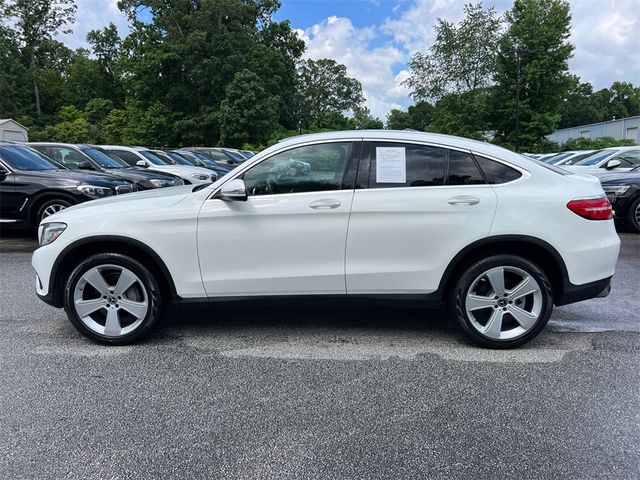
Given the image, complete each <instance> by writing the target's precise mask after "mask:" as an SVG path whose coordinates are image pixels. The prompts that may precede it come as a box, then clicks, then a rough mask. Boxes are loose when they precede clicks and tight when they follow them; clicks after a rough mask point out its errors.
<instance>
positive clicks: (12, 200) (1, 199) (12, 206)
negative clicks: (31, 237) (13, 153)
mask: <svg viewBox="0 0 640 480" xmlns="http://www.w3.org/2000/svg"><path fill="white" fill-rule="evenodd" d="M19 209H20V196H19V195H17V194H16V186H15V176H14V174H13V173H12V172H11V171H10V170H9V169H8V167H7V166H6V165H4V164H3V163H2V162H0V223H14V222H16V221H17V219H18V212H19Z"/></svg>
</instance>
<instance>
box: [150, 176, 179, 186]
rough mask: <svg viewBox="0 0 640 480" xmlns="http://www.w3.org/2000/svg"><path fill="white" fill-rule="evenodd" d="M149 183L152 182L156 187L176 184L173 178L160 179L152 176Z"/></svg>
mask: <svg viewBox="0 0 640 480" xmlns="http://www.w3.org/2000/svg"><path fill="white" fill-rule="evenodd" d="M149 183H151V185H153V186H154V187H155V188H164V187H172V186H173V185H174V183H173V181H172V180H160V179H157V178H152V179H151V180H149Z"/></svg>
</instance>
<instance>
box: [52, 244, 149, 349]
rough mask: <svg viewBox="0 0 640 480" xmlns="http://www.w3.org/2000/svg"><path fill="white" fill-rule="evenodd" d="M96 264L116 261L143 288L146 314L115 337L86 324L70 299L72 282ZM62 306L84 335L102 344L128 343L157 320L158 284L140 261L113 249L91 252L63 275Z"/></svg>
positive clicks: (142, 335)
mask: <svg viewBox="0 0 640 480" xmlns="http://www.w3.org/2000/svg"><path fill="white" fill-rule="evenodd" d="M100 265H117V266H120V267H124V268H127V269H129V270H131V271H132V272H133V273H135V274H136V275H137V276H138V278H140V280H141V281H142V283H143V285H144V287H145V289H146V290H147V292H146V293H147V298H148V301H149V309H148V311H147V314H146V316H145V318H144V320H143V321H142V323H141V324H140V326H139V327H138V328H136V329H135V330H134V331H133V332H130V333H128V334H127V335H124V336H121V337H117V338H109V337H105V336H103V335H100V334H99V333H96V332H94V331H93V330H91V329H90V328H89V327H87V326H86V325H85V324H84V323H83V322H82V320H81V319H80V317H79V316H78V314H77V313H76V310H75V307H74V299H73V295H74V291H75V288H76V285H77V284H78V282H79V281H80V278H81V277H82V275H84V273H86V272H87V271H88V270H90V269H91V268H94V267H97V266H100ZM64 309H65V311H66V312H67V316H68V317H69V320H70V321H71V323H72V324H73V326H74V327H76V329H77V330H78V331H79V332H80V333H81V334H82V335H84V336H85V337H87V338H89V339H91V340H93V341H95V342H98V343H102V344H105V345H129V344H131V343H135V342H137V341H139V340H141V339H142V338H144V337H145V336H146V335H148V334H149V332H150V331H151V330H152V329H153V328H154V327H155V326H156V325H157V324H158V322H159V320H160V316H161V296H160V287H159V285H158V282H157V280H156V279H155V277H154V276H153V274H152V273H151V272H150V271H149V270H148V269H147V268H146V267H145V266H144V265H142V264H141V263H140V262H138V261H137V260H134V259H132V258H131V257H128V256H125V255H121V254H117V253H105V254H99V255H93V256H91V257H89V258H87V259H85V260H83V261H82V262H81V263H80V264H79V265H78V266H77V267H76V268H75V269H74V270H73V272H72V273H71V275H70V276H69V278H68V279H67V282H66V284H65V290H64Z"/></svg>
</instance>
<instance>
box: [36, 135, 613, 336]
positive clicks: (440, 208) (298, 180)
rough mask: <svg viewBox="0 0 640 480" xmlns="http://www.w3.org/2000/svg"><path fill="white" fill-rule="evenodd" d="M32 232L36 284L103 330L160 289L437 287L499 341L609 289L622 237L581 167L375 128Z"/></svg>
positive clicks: (138, 331)
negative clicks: (36, 239) (576, 170)
mask: <svg viewBox="0 0 640 480" xmlns="http://www.w3.org/2000/svg"><path fill="white" fill-rule="evenodd" d="M301 163H304V164H308V165H309V168H308V169H306V168H305V169H302V170H300V169H297V168H293V167H294V166H296V165H299V164H301ZM39 236H40V243H41V245H42V246H41V247H40V248H39V249H38V250H36V251H35V253H34V254H33V266H34V267H35V270H36V272H37V281H36V285H37V293H38V295H39V296H40V297H41V298H42V299H43V300H44V301H46V302H47V303H49V304H51V305H54V306H56V307H63V306H64V308H65V310H66V312H67V314H68V316H69V318H70V320H71V322H72V323H73V324H74V325H75V326H76V328H77V329H78V330H79V331H80V332H81V333H82V334H83V335H85V336H87V337H89V338H91V339H93V340H95V341H97V342H101V343H106V344H124V343H131V342H134V341H136V340H138V339H140V338H141V337H143V336H144V335H146V334H147V333H148V332H149V331H150V330H151V329H152V328H153V327H154V326H156V324H157V323H158V321H159V319H160V317H161V316H162V314H163V313H164V312H166V311H167V308H168V306H169V304H171V303H173V304H180V303H186V302H189V303H192V302H197V301H202V302H206V303H209V304H211V305H215V301H216V300H221V299H222V300H229V299H236V300H243V299H248V298H255V297H265V296H285V295H286V296H292V295H296V296H305V295H308V296H318V295H326V296H331V297H341V298H342V297H345V298H347V297H365V298H367V299H370V301H373V300H375V299H379V298H382V299H385V300H388V299H399V300H415V301H418V302H420V304H422V305H424V306H437V305H440V304H441V303H442V302H447V303H448V304H449V307H450V311H451V314H452V316H453V317H455V318H456V319H457V321H458V322H459V324H460V326H461V327H462V329H463V330H464V331H465V332H466V333H467V334H468V335H469V336H470V337H471V338H473V339H474V340H475V341H477V342H479V343H481V344H483V345H487V346H491V347H513V346H516V345H519V344H522V343H524V342H526V341H528V340H530V339H531V338H533V337H534V336H535V335H536V334H537V333H538V332H540V331H541V330H542V328H543V327H544V326H545V324H546V323H547V320H548V319H549V316H550V314H551V309H552V307H553V305H554V304H555V305H564V304H567V303H571V302H577V301H580V300H584V299H588V298H593V297H597V296H605V295H607V294H608V292H609V289H610V280H611V277H612V275H613V273H614V269H615V265H616V260H617V257H618V251H619V246H620V241H619V239H618V236H617V235H616V232H615V229H614V224H613V220H612V211H611V205H610V204H609V202H608V200H607V199H606V197H605V196H604V193H603V191H602V188H601V186H600V184H599V183H598V181H597V179H596V178H595V177H590V176H579V175H572V174H569V173H568V172H566V171H564V170H562V169H559V168H556V167H553V166H549V165H545V164H542V163H539V162H537V161H534V160H529V159H526V158H524V157H522V156H521V155H518V154H515V153H513V152H510V151H508V150H504V149H502V148H499V147H496V146H493V145H490V144H486V143H481V142H476V141H472V140H466V139H462V138H457V137H450V136H445V135H435V134H426V133H418V132H396V131H383V130H379V131H355V132H335V133H322V134H314V135H306V136H301V137H295V138H291V139H288V140H286V141H283V142H281V143H278V144H276V145H274V146H272V147H270V148H268V149H266V150H264V151H262V152H261V153H259V154H257V155H256V156H254V157H252V158H251V159H249V160H247V161H246V162H245V163H243V164H242V165H240V166H239V167H238V168H236V169H235V170H233V171H231V172H229V173H228V174H227V175H226V176H224V177H223V178H221V179H220V180H218V181H217V182H215V183H214V184H212V185H209V186H197V187H193V186H192V187H175V188H171V189H161V190H158V191H150V192H142V193H137V194H133V195H127V196H126V197H123V198H110V199H105V200H96V201H93V202H90V203H87V204H83V205H78V206H74V207H71V208H68V209H67V210H65V211H63V212H61V213H59V214H56V215H52V216H50V217H48V218H47V219H46V221H44V222H43V223H42V224H41V225H40V231H39Z"/></svg>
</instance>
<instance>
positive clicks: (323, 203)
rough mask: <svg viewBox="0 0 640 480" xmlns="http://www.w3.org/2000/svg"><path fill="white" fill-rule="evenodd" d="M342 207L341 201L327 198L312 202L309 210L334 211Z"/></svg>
mask: <svg viewBox="0 0 640 480" xmlns="http://www.w3.org/2000/svg"><path fill="white" fill-rule="evenodd" d="M340 205H341V204H340V200H335V199H333V198H327V199H324V200H316V201H315V202H311V203H310V204H309V208H313V209H314V210H332V209H334V208H338V207H339V206H340Z"/></svg>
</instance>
